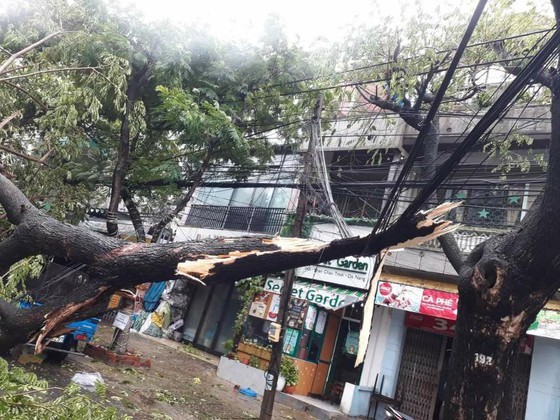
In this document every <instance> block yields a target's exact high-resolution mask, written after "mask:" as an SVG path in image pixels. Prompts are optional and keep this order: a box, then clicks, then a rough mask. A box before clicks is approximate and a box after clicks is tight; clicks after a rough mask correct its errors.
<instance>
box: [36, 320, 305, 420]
mask: <svg viewBox="0 0 560 420" xmlns="http://www.w3.org/2000/svg"><path fill="white" fill-rule="evenodd" d="M111 333H112V329H111V328H110V327H100V329H99V330H98V333H97V335H96V338H95V340H94V342H96V343H97V344H108V343H109V341H110V337H111ZM169 344H170V345H174V347H175V348H174V347H170V346H168V345H164V344H161V342H158V341H155V340H153V339H150V338H146V337H145V336H143V335H140V334H135V333H131V334H130V344H129V351H131V352H134V353H139V354H141V355H142V356H143V357H144V358H148V359H151V360H152V367H151V369H144V368H117V367H112V366H108V365H106V364H104V363H102V362H99V361H96V360H94V359H91V358H89V357H82V356H76V355H70V356H68V357H67V359H66V360H65V361H64V362H62V364H54V363H48V362H43V363H42V364H40V365H32V366H28V368H30V369H31V370H34V371H35V372H36V373H37V374H38V375H39V376H41V377H43V378H45V379H47V380H49V382H50V383H51V384H52V385H54V386H65V385H67V384H68V383H69V381H70V379H71V378H72V376H73V375H74V374H75V373H77V372H82V371H85V372H90V373H93V372H99V373H100V374H101V376H102V377H103V379H104V381H105V384H106V386H107V391H108V392H107V398H108V400H109V401H110V404H111V405H113V406H115V407H117V408H118V409H119V410H120V411H121V412H122V413H123V414H128V415H129V416H131V417H132V418H134V419H139V420H144V419H170V418H171V419H178V420H179V419H180V420H183V419H185V420H187V419H247V418H258V415H259V410H260V404H261V398H260V397H257V398H250V397H246V396H244V395H242V394H240V393H239V392H237V391H236V390H234V386H233V384H231V383H230V382H226V381H224V380H222V379H220V378H218V377H217V376H216V366H215V365H214V364H212V363H216V362H215V360H216V358H215V357H214V356H210V355H207V354H206V353H203V352H201V351H199V350H196V349H194V348H193V347H191V346H187V345H184V344H180V343H173V342H170V343H169ZM84 392H88V391H84ZM273 417H274V418H277V419H298V420H299V419H303V420H305V419H314V418H315V417H313V416H311V415H309V414H307V413H302V412H301V411H296V410H294V409H292V408H290V407H286V406H284V405H281V404H278V403H276V404H275V408H274V416H273Z"/></svg>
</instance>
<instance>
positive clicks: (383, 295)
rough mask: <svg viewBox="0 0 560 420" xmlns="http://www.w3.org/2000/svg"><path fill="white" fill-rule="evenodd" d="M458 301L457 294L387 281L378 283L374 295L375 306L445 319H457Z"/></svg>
mask: <svg viewBox="0 0 560 420" xmlns="http://www.w3.org/2000/svg"><path fill="white" fill-rule="evenodd" d="M458 300H459V295H458V294H457V293H449V292H443V291H440V290H432V289H423V288H421V287H415V286H409V285H405V284H399V283H392V282H388V281H380V282H379V284H378V285H377V293H376V295H375V303H376V304H377V305H383V306H388V307H390V308H397V309H402V310H403V311H409V312H415V313H420V314H425V315H431V316H435V317H440V318H445V319H457V302H458Z"/></svg>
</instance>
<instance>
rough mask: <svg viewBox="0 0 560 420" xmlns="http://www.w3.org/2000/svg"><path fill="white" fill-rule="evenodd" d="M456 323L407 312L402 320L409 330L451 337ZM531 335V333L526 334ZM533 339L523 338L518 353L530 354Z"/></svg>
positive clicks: (451, 320) (450, 320)
mask: <svg viewBox="0 0 560 420" xmlns="http://www.w3.org/2000/svg"><path fill="white" fill-rule="evenodd" d="M455 324H456V321H455V320H453V319H444V318H436V317H433V316H430V315H422V314H413V313H411V312H407V313H406V316H405V318H404V325H405V326H406V327H409V328H416V329H418V330H423V331H428V332H431V333H435V334H443V335H448V336H450V337H453V336H454V335H455ZM527 333H528V334H531V332H530V331H529V332H527ZM533 342H534V341H533V337H531V336H528V335H527V336H524V337H522V338H521V341H520V343H519V351H520V352H521V353H523V354H532V352H533Z"/></svg>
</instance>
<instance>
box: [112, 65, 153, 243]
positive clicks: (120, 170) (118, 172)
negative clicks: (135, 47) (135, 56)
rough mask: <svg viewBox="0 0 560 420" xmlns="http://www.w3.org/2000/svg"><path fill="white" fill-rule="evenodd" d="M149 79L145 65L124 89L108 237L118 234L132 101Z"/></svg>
mask: <svg viewBox="0 0 560 420" xmlns="http://www.w3.org/2000/svg"><path fill="white" fill-rule="evenodd" d="M148 77H149V65H148V64H147V65H145V66H144V67H143V68H142V69H141V70H140V72H139V73H138V74H136V75H134V74H133V75H132V76H131V78H130V80H129V82H128V87H127V89H126V99H125V101H126V102H125V109H124V113H123V116H122V121H121V131H120V136H119V151H118V155H117V163H116V164H115V169H114V170H113V179H112V181H111V198H110V200H109V207H108V209H107V233H108V234H109V236H117V235H118V233H119V224H118V222H119V216H118V209H119V203H120V201H121V189H122V183H123V181H124V178H125V176H126V171H127V168H128V165H129V160H130V116H131V113H132V108H133V105H134V101H135V100H136V98H137V97H138V91H139V90H140V89H141V87H142V86H143V85H144V83H146V81H147V80H148Z"/></svg>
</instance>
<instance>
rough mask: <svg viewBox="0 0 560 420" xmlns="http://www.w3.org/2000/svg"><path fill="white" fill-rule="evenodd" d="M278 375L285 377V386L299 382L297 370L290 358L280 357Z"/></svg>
mask: <svg viewBox="0 0 560 420" xmlns="http://www.w3.org/2000/svg"><path fill="white" fill-rule="evenodd" d="M280 375H281V376H283V377H284V379H286V385H287V386H295V385H297V383H298V382H299V370H298V367H297V366H296V364H295V363H294V360H293V359H292V358H289V357H283V358H282V362H281V363H280Z"/></svg>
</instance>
